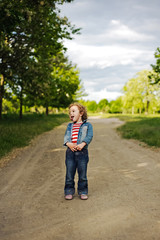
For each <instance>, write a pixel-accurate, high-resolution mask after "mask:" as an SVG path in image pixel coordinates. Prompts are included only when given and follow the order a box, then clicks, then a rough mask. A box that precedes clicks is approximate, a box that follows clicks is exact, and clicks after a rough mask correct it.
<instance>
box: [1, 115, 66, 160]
mask: <svg viewBox="0 0 160 240" xmlns="http://www.w3.org/2000/svg"><path fill="white" fill-rule="evenodd" d="M66 121H69V118H68V115H67V114H53V115H49V116H45V115H38V114H28V115H24V116H23V119H22V120H20V119H17V116H14V115H11V116H6V117H4V118H3V119H2V120H1V121H0V158H1V157H3V156H5V155H6V154H7V153H9V152H10V151H11V150H12V149H13V148H19V147H24V146H26V145H28V144H29V142H30V141H31V139H33V138H34V137H35V136H37V135H39V134H41V133H43V132H46V131H49V130H51V129H53V128H54V127H56V126H58V125H60V124H62V123H63V122H66Z"/></svg>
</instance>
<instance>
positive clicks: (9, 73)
mask: <svg viewBox="0 0 160 240" xmlns="http://www.w3.org/2000/svg"><path fill="white" fill-rule="evenodd" d="M71 1H72V0H34V1H32V0H11V1H8V0H3V1H1V2H0V16H1V18H0V118H1V116H2V107H3V100H8V101H10V102H11V103H12V104H13V105H14V104H15V103H19V104H20V107H19V108H20V117H22V106H23V105H25V106H35V105H36V106H43V107H45V108H46V113H47V114H48V107H49V106H52V107H57V108H59V107H66V106H68V104H69V103H70V102H72V101H73V99H74V97H75V94H76V92H77V91H78V90H80V79H79V71H78V69H77V68H76V66H74V65H73V64H72V63H71V62H69V60H68V58H67V57H66V56H65V52H66V50H67V49H66V48H65V46H64V44H63V40H64V39H72V38H73V35H74V34H78V33H79V32H80V29H78V28H76V27H75V26H74V25H71V24H70V22H69V21H68V19H67V18H66V17H61V16H60V10H59V9H58V5H59V4H64V3H67V2H68V3H69V2H71Z"/></svg>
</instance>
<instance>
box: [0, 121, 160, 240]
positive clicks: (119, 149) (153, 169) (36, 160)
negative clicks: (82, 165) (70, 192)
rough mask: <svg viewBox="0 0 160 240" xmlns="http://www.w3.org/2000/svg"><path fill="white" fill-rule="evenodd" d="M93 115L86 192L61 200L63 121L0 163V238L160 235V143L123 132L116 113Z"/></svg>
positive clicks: (144, 238)
mask: <svg viewBox="0 0 160 240" xmlns="http://www.w3.org/2000/svg"><path fill="white" fill-rule="evenodd" d="M90 121H91V123H92V124H93V128H94V138H93V141H92V143H91V144H90V147H89V156H90V161H89V166H88V180H89V199H88V200H87V201H82V200H80V199H79V197H78V196H77V195H75V197H74V199H73V200H72V201H66V200H64V196H63V188H64V178H65V164H64V159H65V148H64V147H63V146H62V143H63V136H64V132H65V129H66V125H67V124H63V125H61V126H59V127H57V128H55V129H54V130H52V131H50V132H48V133H44V134H42V135H40V136H39V137H37V138H36V139H35V140H34V141H33V142H32V144H31V145H30V146H28V147H26V148H24V149H22V150H21V151H20V152H19V153H18V155H17V157H16V158H15V159H13V161H10V162H9V164H8V165H7V166H6V167H4V168H2V169H0V239H3V240H16V239H17V240H18V239H21V240H28V239H30V240H82V239H85V240H91V239H92V240H151V239H154V240H159V239H160V150H152V149H151V148H147V147H143V146H141V145H140V144H139V143H138V142H137V141H132V140H125V139H121V137H120V136H119V135H118V134H117V133H116V131H115V128H116V127H117V126H119V125H120V124H122V122H121V121H119V120H118V119H90ZM76 179H77V177H76Z"/></svg>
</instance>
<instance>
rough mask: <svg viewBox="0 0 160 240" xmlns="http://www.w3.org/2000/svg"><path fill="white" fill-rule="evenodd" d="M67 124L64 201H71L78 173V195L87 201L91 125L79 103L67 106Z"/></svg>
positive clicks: (91, 135)
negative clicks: (69, 121) (68, 119)
mask: <svg viewBox="0 0 160 240" xmlns="http://www.w3.org/2000/svg"><path fill="white" fill-rule="evenodd" d="M69 116H70V119H71V121H72V123H69V124H68V126H67V129H66V132H65V136H64V145H65V146H67V150H66V162H65V163H66V180H65V188H64V193H65V199H66V200H72V199H73V195H74V193H75V182H74V177H75V173H76V170H77V171H78V194H79V195H80V198H81V199H82V200H87V199H88V180H87V164H88V161H89V157H88V145H89V143H90V142H91V140H92V137H93V128H92V125H91V123H89V122H87V111H86V109H85V107H84V106H82V105H81V104H79V103H73V104H71V105H70V106H69Z"/></svg>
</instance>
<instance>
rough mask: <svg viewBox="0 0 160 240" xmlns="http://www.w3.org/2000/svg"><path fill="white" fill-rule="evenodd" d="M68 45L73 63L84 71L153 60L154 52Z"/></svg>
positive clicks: (125, 48) (114, 47)
mask: <svg viewBox="0 0 160 240" xmlns="http://www.w3.org/2000/svg"><path fill="white" fill-rule="evenodd" d="M66 45H67V47H68V54H69V56H70V58H71V59H72V61H73V62H75V63H77V65H78V67H79V68H83V69H87V68H92V67H96V68H99V69H104V68H107V67H111V66H116V65H129V64H130V65H134V64H138V62H139V63H140V62H141V61H144V60H145V59H153V52H151V51H148V50H139V49H131V48H130V47H127V46H126V47H125V46H118V45H108V46H91V45H90V46H89V45H82V44H78V43H76V42H72V43H70V42H68V41H67V42H66ZM144 58H145V59H144Z"/></svg>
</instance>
